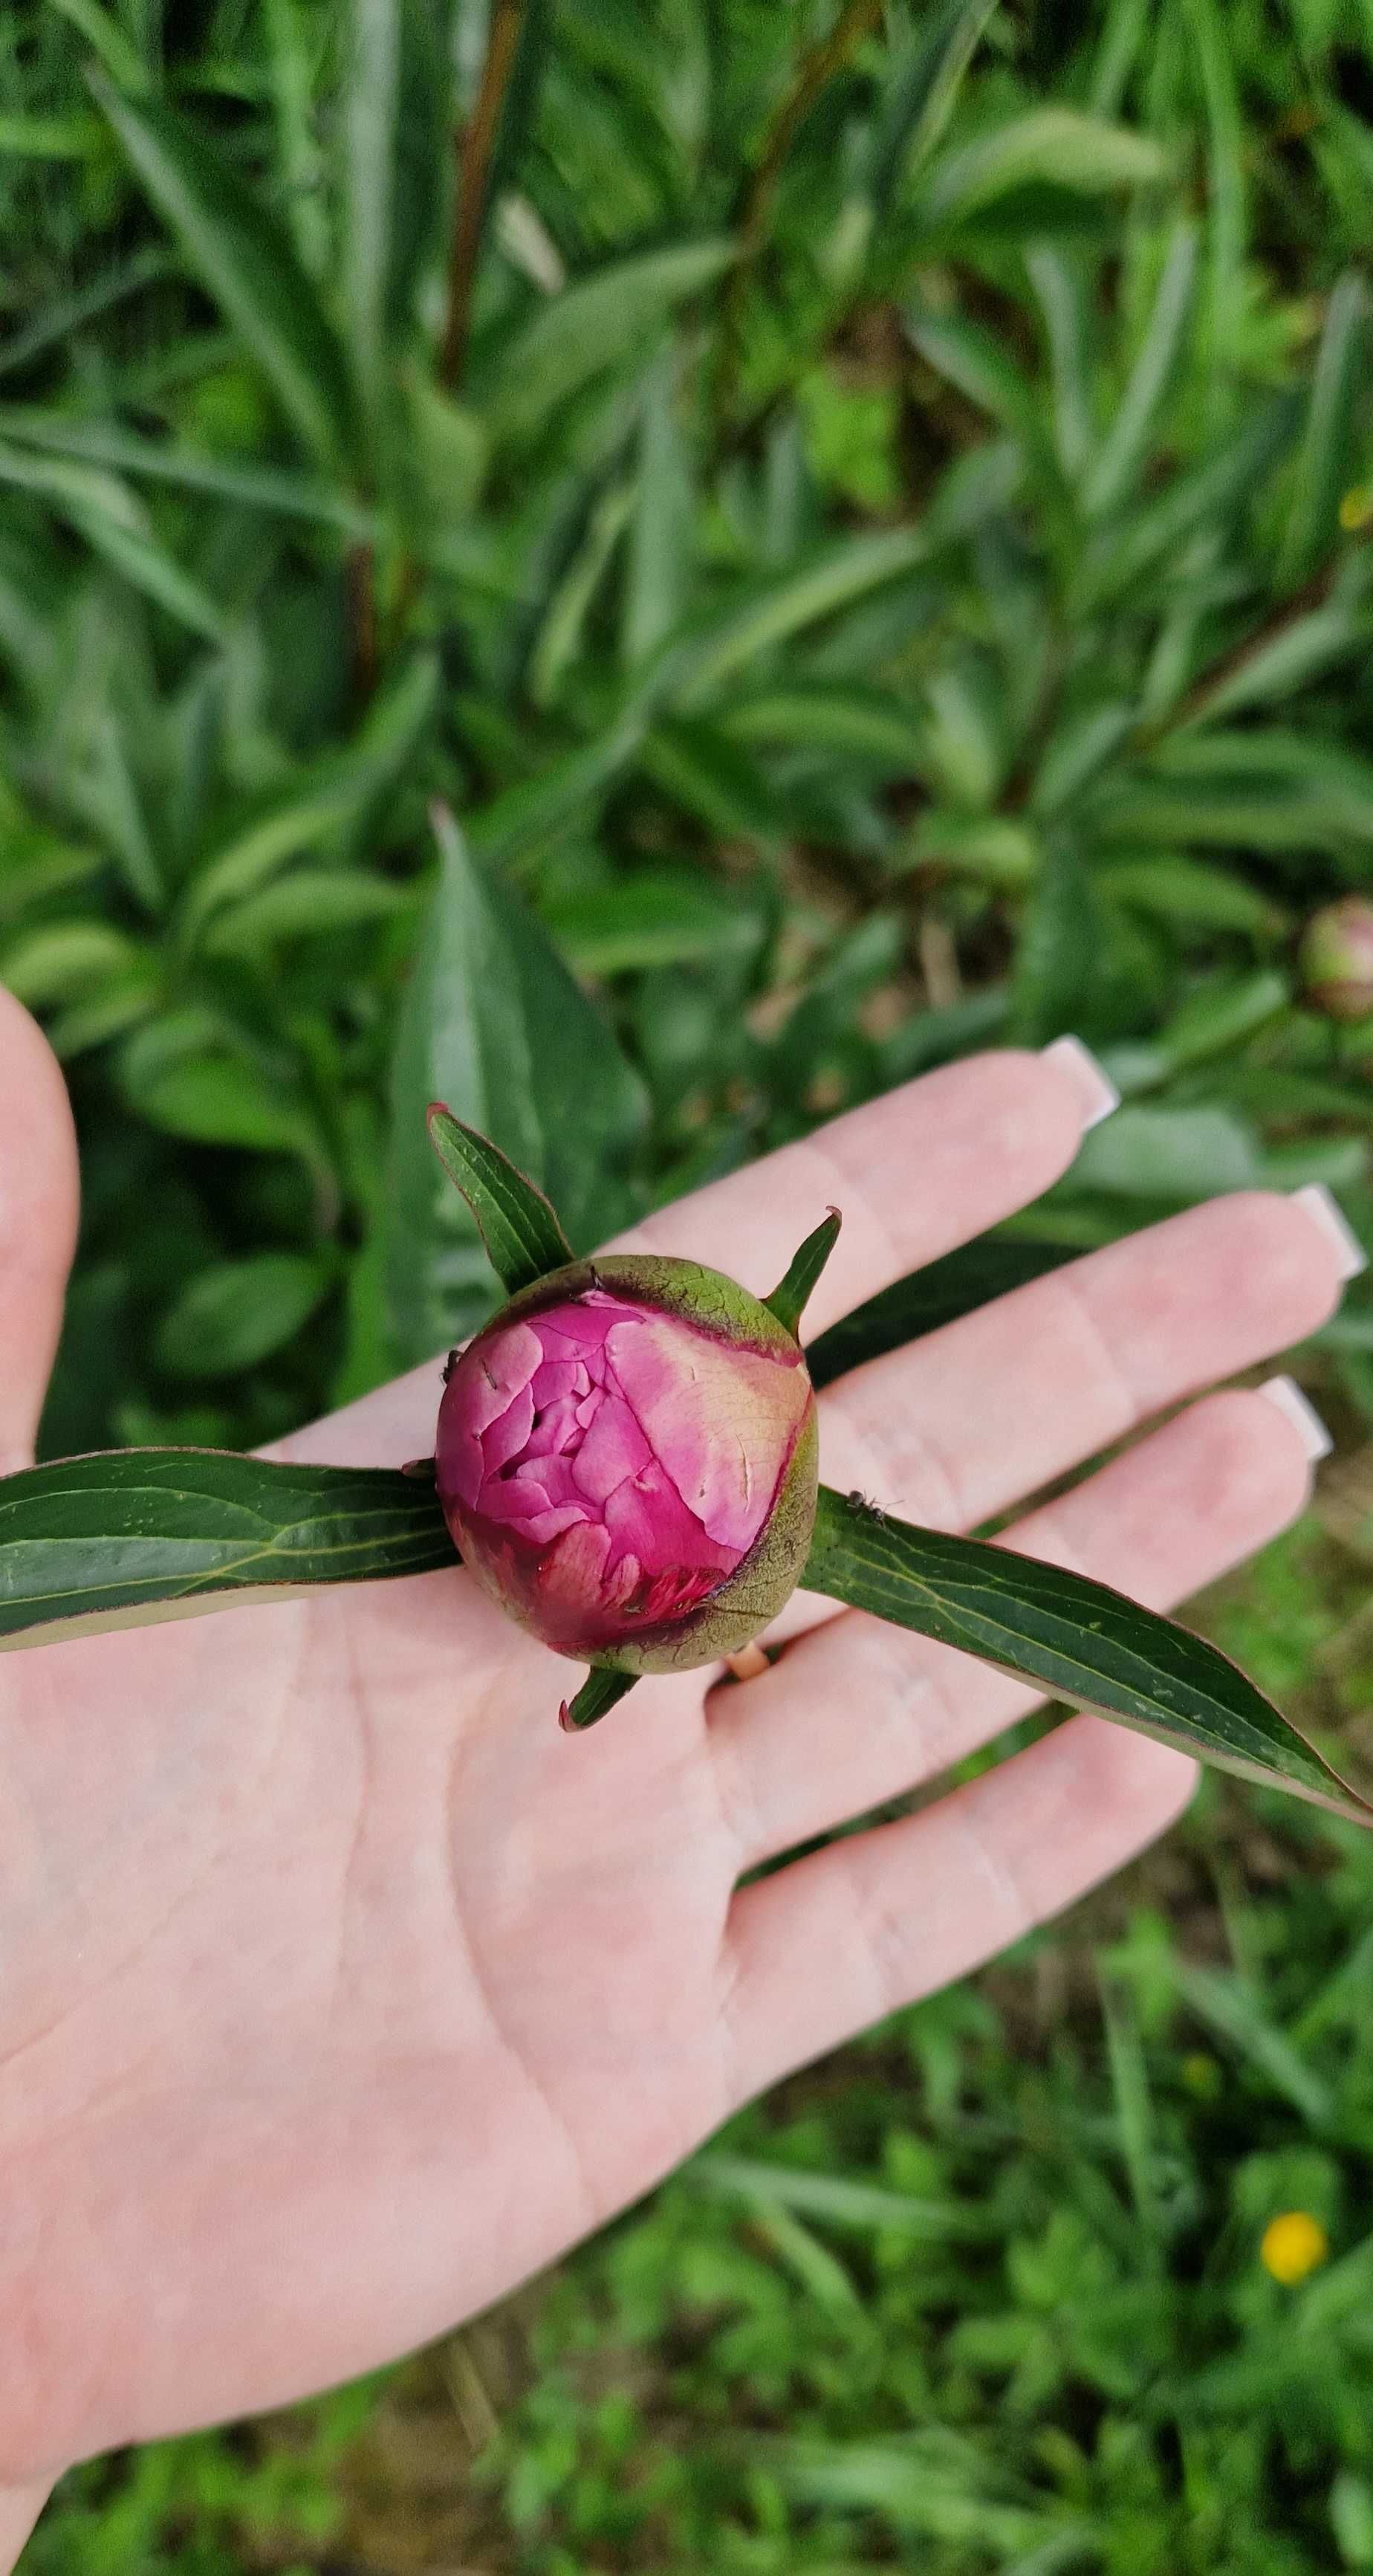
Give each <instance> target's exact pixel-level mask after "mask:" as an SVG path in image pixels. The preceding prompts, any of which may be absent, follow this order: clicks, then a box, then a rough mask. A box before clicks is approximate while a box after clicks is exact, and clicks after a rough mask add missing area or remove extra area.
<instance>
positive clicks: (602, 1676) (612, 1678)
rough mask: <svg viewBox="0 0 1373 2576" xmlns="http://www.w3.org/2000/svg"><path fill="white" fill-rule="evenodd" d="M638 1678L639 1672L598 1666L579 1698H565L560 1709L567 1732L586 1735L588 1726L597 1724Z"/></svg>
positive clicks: (565, 1733)
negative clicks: (625, 1671) (614, 1671)
mask: <svg viewBox="0 0 1373 2576" xmlns="http://www.w3.org/2000/svg"><path fill="white" fill-rule="evenodd" d="M638 1679H639V1676H638V1674H637V1673H613V1672H611V1671H610V1670H609V1669H608V1667H607V1666H605V1665H603V1664H602V1665H596V1666H594V1667H593V1669H592V1670H591V1671H590V1672H589V1673H588V1674H587V1677H586V1680H585V1681H584V1682H583V1684H582V1686H581V1689H580V1690H579V1691H578V1693H577V1696H576V1698H575V1699H573V1700H564V1701H563V1704H562V1707H561V1708H560V1709H559V1711H558V1724H559V1726H560V1727H561V1728H562V1731H563V1733H564V1735H583V1734H584V1733H585V1732H586V1729H587V1727H588V1726H595V1725H597V1724H598V1723H599V1721H600V1719H601V1718H603V1717H605V1716H606V1715H607V1714H608V1712H609V1711H610V1710H611V1709H612V1708H614V1706H615V1704H616V1701H617V1700H622V1699H623V1698H624V1695H625V1693H626V1691H632V1690H633V1688H634V1685H635V1683H636V1681H637V1680H638Z"/></svg>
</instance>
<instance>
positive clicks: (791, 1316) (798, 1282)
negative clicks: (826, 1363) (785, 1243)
mask: <svg viewBox="0 0 1373 2576" xmlns="http://www.w3.org/2000/svg"><path fill="white" fill-rule="evenodd" d="M842 1223H843V1218H842V1217H841V1216H840V1213H839V1210H838V1208H831V1209H830V1212H829V1214H828V1216H827V1217H825V1218H823V1219H822V1221H821V1223H820V1224H819V1225H817V1227H816V1228H815V1231H814V1233H813V1234H808V1235H807V1237H806V1239H805V1242H804V1243H803V1244H802V1245H801V1246H800V1248H799V1250H798V1251H797V1252H796V1253H795V1254H794V1255H793V1257H792V1260H791V1262H790V1264H789V1265H788V1268H787V1272H786V1276H785V1277H784V1278H783V1279H781V1280H779V1282H778V1284H777V1286H776V1287H775V1288H774V1289H773V1292H772V1295H771V1296H770V1297H765V1298H764V1299H763V1304H764V1305H765V1306H767V1307H769V1308H770V1309H771V1311H772V1313H773V1314H774V1315H775V1316H776V1318H777V1321H778V1323H779V1324H785V1325H786V1328H787V1331H788V1332H789V1333H795V1334H797V1335H798V1337H799V1333H800V1327H801V1317H802V1315H803V1314H804V1313H805V1310H806V1305H807V1302H808V1300H809V1298H810V1295H811V1291H812V1290H813V1288H814V1286H815V1283H816V1281H817V1279H818V1278H819V1276H820V1273H821V1271H822V1270H823V1269H824V1267H825V1264H826V1262H827V1261H828V1259H829V1257H830V1254H831V1253H832V1252H833V1250H834V1247H835V1245H836V1243H837V1242H838V1240H839V1228H840V1226H841V1225H842Z"/></svg>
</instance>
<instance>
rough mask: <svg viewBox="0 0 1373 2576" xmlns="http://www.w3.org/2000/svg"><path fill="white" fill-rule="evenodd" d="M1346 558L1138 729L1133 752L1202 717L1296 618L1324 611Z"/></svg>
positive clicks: (1339, 557)
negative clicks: (1163, 712) (1167, 709)
mask: <svg viewBox="0 0 1373 2576" xmlns="http://www.w3.org/2000/svg"><path fill="white" fill-rule="evenodd" d="M1349 555H1350V548H1349V547H1348V546H1347V545H1346V546H1341V547H1340V548H1339V550H1338V552H1337V553H1335V554H1333V555H1331V556H1330V557H1329V558H1328V560H1327V561H1326V562H1325V563H1323V564H1322V565H1321V567H1320V570H1319V571H1318V572H1313V574H1312V575H1311V579H1310V580H1309V581H1307V582H1303V584H1302V586H1301V589H1300V590H1294V591H1293V592H1292V594H1291V596H1290V597H1289V598H1287V599H1282V600H1279V602H1278V604H1277V606H1276V608H1272V609H1270V610H1269V613H1268V615H1267V616H1266V617H1264V618H1261V619H1260V620H1259V623H1258V625H1257V626H1255V627H1254V628H1253V629H1252V630H1251V632H1250V633H1249V634H1248V635H1242V636H1241V637H1240V640H1239V642H1238V643H1237V644H1232V645H1231V647H1230V649H1229V651H1228V652H1226V653H1222V654H1221V656H1220V658H1219V660H1218V661H1215V662H1213V663H1212V664H1211V667H1210V669H1209V670H1208V671H1203V672H1202V673H1201V675H1200V677H1199V678H1198V679H1195V680H1194V681H1193V682H1192V685H1191V687H1190V689H1188V690H1187V692H1186V694H1185V695H1184V696H1183V697H1181V698H1179V700H1178V703H1177V705H1176V706H1175V707H1174V708H1173V709H1172V710H1171V711H1170V713H1169V714H1168V715H1166V716H1161V717H1160V718H1159V721H1158V723H1157V724H1154V725H1142V726H1140V727H1139V729H1138V731H1137V732H1136V733H1135V735H1134V737H1133V748H1135V749H1140V750H1143V749H1147V748H1149V747H1150V746H1152V745H1153V744H1154V743H1155V742H1157V741H1158V740H1159V739H1160V738H1161V737H1162V736H1163V735H1164V734H1168V733H1173V732H1175V731H1176V730H1177V728H1178V727H1179V726H1180V725H1186V724H1191V723H1192V721H1193V720H1194V718H1195V717H1197V716H1200V715H1204V714H1205V712H1206V709H1207V707H1208V706H1209V705H1210V703H1211V700H1212V699H1213V698H1214V697H1216V696H1217V695H1218V693H1219V692H1220V690H1221V689H1222V688H1223V687H1224V686H1225V684H1226V682H1227V681H1229V680H1232V679H1233V678H1234V677H1235V674H1236V673H1237V672H1238V671H1245V670H1247V669H1248V667H1249V664H1250V663H1251V662H1254V661H1257V659H1258V656H1259V655H1260V653H1263V652H1266V651H1267V648H1268V646H1269V645H1270V644H1273V643H1276V641H1277V639H1278V637H1279V636H1280V635H1285V634H1286V632H1287V629H1288V627H1289V626H1295V625H1296V623H1297V620H1298V619H1299V618H1301V617H1309V616H1310V614H1311V612H1312V610H1313V609H1316V608H1323V607H1324V605H1325V602H1326V600H1327V599H1328V598H1329V596H1330V593H1331V591H1332V590H1333V589H1334V587H1335V581H1336V577H1337V575H1338V573H1339V572H1340V570H1341V567H1342V566H1343V565H1344V564H1346V563H1347V562H1348V561H1349Z"/></svg>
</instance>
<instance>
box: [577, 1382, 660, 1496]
mask: <svg viewBox="0 0 1373 2576" xmlns="http://www.w3.org/2000/svg"><path fill="white" fill-rule="evenodd" d="M595 1406H596V1409H595V1411H594V1413H593V1414H592V1417H591V1420H590V1422H589V1423H588V1424H587V1426H586V1436H585V1438H584V1439H583V1441H582V1444H581V1447H580V1448H579V1449H578V1451H577V1454H576V1458H575V1460H574V1463H573V1469H572V1473H573V1475H574V1477H575V1478H576V1481H577V1486H578V1490H579V1491H580V1492H581V1493H583V1494H585V1495H586V1496H587V1498H588V1500H589V1501H590V1502H593V1503H603V1502H604V1501H605V1499H606V1497H607V1495H608V1494H613V1493H614V1491H615V1488H616V1486H617V1485H622V1484H624V1482H625V1480H626V1478H627V1477H631V1476H637V1475H638V1473H639V1471H640V1469H641V1468H643V1467H646V1466H648V1464H649V1462H650V1460H651V1458H652V1456H653V1452H652V1450H651V1449H650V1448H649V1445H648V1442H647V1441H646V1440H645V1438H644V1435H643V1433H642V1431H641V1430H640V1428H639V1425H638V1423H637V1422H636V1421H635V1419H634V1416H633V1414H632V1413H631V1411H630V1409H629V1406H628V1405H627V1404H626V1403H625V1400H624V1398H623V1396H619V1395H604V1396H598V1397H597V1398H596V1399H595ZM583 1411H584V1408H583V1407H581V1406H579V1407H578V1412H577V1418H578V1420H579V1421H580V1420H581V1417H582V1413H583Z"/></svg>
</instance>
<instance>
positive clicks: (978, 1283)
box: [806, 1234, 1073, 1387]
mask: <svg viewBox="0 0 1373 2576" xmlns="http://www.w3.org/2000/svg"><path fill="white" fill-rule="evenodd" d="M1072 1258H1073V1252H1072V1248H1071V1246H1069V1245H1067V1244H1061V1243H1034V1242H1030V1241H1028V1240H1025V1239H1023V1238H1017V1237H1013V1236H1001V1235H995V1234H984V1235H979V1236H978V1237H977V1239H976V1240H975V1241H974V1242H972V1243H963V1244H960V1245H959V1246H958V1249H957V1250H956V1251H954V1252H946V1253H945V1254H944V1255H943V1257H942V1259H940V1260H938V1261H929V1262H927V1263H926V1264H925V1267H924V1269H923V1270H912V1271H910V1272H908V1274H907V1276H906V1277H905V1278H904V1279H896V1280H894V1281H893V1282H892V1285H891V1286H890V1287H889V1288H880V1289H879V1290H878V1292H877V1295H876V1296H875V1297H869V1298H868V1299H867V1300H866V1301H865V1303H864V1304H863V1305H861V1306H855V1307H854V1309H853V1312H852V1314H850V1315H844V1316H841V1318H840V1320H839V1322H838V1323H837V1324H831V1325H830V1327H829V1329H828V1331H827V1332H823V1333H819V1334H817V1336H816V1338H815V1340H814V1341H813V1342H810V1343H808V1345H807V1348H806V1366H807V1368H808V1369H809V1371H810V1377H811V1384H812V1385H813V1386H817V1387H820V1386H829V1385H831V1384H832V1383H833V1381H834V1379H835V1378H837V1377H842V1376H843V1375H844V1373H845V1371H846V1370H847V1369H852V1368H861V1367H862V1365H863V1363H864V1361H865V1360H876V1359H882V1358H883V1357H884V1356H885V1354H886V1353H887V1352H888V1351H896V1350H902V1349H904V1347H905V1345H906V1343H907V1342H914V1341H918V1340H919V1338H920V1335H921V1334H922V1333H935V1332H938V1331H939V1329H940V1327H941V1325H944V1324H952V1323H956V1322H957V1320H958V1317H959V1316H960V1315H970V1314H972V1313H973V1312H974V1310H975V1309H976V1308H977V1307H978V1306H985V1305H987V1304H988V1303H989V1302H990V1300H991V1299H992V1298H993V1297H1005V1296H1007V1295H1009V1293H1010V1291H1011V1290H1012V1289H1013V1288H1023V1287H1025V1285H1026V1284H1027V1282H1028V1281H1029V1280H1031V1279H1042V1278H1043V1277H1044V1275H1045V1273H1046V1272H1047V1271H1050V1270H1057V1269H1059V1268H1060V1267H1061V1266H1062V1264H1063V1263H1064V1262H1065V1261H1070V1260H1071V1259H1072Z"/></svg>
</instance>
